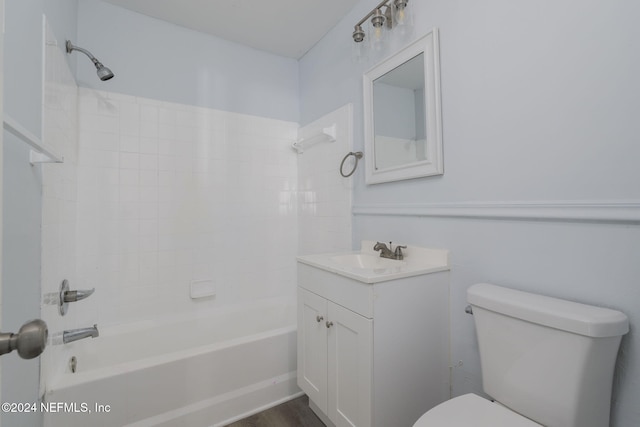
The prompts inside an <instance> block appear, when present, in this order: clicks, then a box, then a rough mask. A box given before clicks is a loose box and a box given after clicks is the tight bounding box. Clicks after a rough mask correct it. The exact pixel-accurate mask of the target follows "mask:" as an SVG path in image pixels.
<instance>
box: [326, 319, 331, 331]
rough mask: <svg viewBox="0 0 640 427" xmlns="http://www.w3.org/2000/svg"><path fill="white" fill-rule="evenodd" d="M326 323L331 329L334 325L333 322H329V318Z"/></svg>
mask: <svg viewBox="0 0 640 427" xmlns="http://www.w3.org/2000/svg"><path fill="white" fill-rule="evenodd" d="M325 325H327V329H329V328H330V327H332V326H333V322H329V321H328V320H327V322H326V323H325Z"/></svg>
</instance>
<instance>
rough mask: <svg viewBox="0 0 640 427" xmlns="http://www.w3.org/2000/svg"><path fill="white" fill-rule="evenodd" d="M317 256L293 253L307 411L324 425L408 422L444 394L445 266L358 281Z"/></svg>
mask: <svg viewBox="0 0 640 427" xmlns="http://www.w3.org/2000/svg"><path fill="white" fill-rule="evenodd" d="M314 257H315V258H314ZM445 258H446V257H445ZM318 260H319V258H317V257H316V256H306V257H298V261H299V262H298V343H297V345H298V385H299V386H300V388H301V389H302V390H303V391H304V392H305V393H307V395H308V396H309V404H310V406H311V408H312V409H313V410H314V412H316V413H317V414H318V415H319V417H320V418H321V419H322V421H323V422H324V423H325V424H327V425H328V426H332V425H333V426H338V427H340V426H355V427H372V426H375V427H389V426H393V427H403V426H407V427H409V426H412V425H413V423H414V422H415V421H416V420H417V419H418V418H419V417H420V416H421V415H422V414H423V413H424V412H426V411H427V410H429V409H430V408H432V407H433V406H436V405H437V404H439V403H441V402H443V401H445V400H447V399H448V398H449V397H450V378H449V320H448V318H449V310H448V307H449V286H448V282H449V272H448V269H449V268H448V264H447V263H445V265H442V266H440V267H438V268H433V269H432V271H431V272H429V273H426V274H420V275H415V276H411V277H400V278H394V279H391V280H389V277H390V276H385V275H382V276H380V277H375V278H373V279H371V278H370V277H369V278H365V279H363V280H365V281H369V282H374V283H364V282H363V281H360V280H356V279H354V278H353V277H354V275H353V274H350V276H351V277H345V275H343V274H340V271H338V270H339V266H337V267H336V266H335V265H334V267H336V269H333V270H334V271H329V270H331V269H326V268H324V267H326V266H323V265H322V263H319V264H317V263H315V261H318ZM356 277H357V275H356ZM385 279H387V280H385Z"/></svg>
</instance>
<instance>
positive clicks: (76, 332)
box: [62, 325, 100, 344]
mask: <svg viewBox="0 0 640 427" xmlns="http://www.w3.org/2000/svg"><path fill="white" fill-rule="evenodd" d="M97 336H100V333H99V332H98V325H93V327H91V328H80V329H71V330H70V331H64V332H63V333H62V342H63V343H65V344H67V343H70V342H74V341H78V340H81V339H83V338H88V337H91V338H95V337H97Z"/></svg>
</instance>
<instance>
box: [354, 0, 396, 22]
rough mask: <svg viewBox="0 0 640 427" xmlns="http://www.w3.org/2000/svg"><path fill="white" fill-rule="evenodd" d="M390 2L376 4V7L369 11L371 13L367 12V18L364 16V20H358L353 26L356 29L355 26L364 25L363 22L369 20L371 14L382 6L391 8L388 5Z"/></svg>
mask: <svg viewBox="0 0 640 427" xmlns="http://www.w3.org/2000/svg"><path fill="white" fill-rule="evenodd" d="M390 1H392V0H384V1H381V2H380V4H378V5H377V6H376V7H374V8H373V9H372V10H371V12H369V13H368V14H367V16H365V17H364V18H362V19H361V20H360V22H358V23H357V24H356V25H355V26H356V27H357V26H360V25H362V24H364V23H365V21H366V20H367V19H369V18H371V17H372V16H373V14H374V13H375V12H376V10H378V9H380V8H381V7H382V6H387V7H391V6H389V4H388V3H389V2H390Z"/></svg>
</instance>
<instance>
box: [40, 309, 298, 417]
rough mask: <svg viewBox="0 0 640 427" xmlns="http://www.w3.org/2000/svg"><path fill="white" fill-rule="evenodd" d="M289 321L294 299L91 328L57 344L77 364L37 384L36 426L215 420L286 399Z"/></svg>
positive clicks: (291, 360) (292, 336)
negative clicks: (89, 333) (93, 333)
mask: <svg viewBox="0 0 640 427" xmlns="http://www.w3.org/2000/svg"><path fill="white" fill-rule="evenodd" d="M295 325H296V309H295V305H294V302H293V301H291V300H286V301H283V300H282V299H277V300H270V301H264V302H257V303H251V304H248V305H243V306H242V307H235V308H226V309H220V310H218V311H217V312H215V314H213V315H208V316H206V317H200V318H197V319H191V320H184V319H180V320H179V321H177V322H176V321H174V322H171V323H168V322H166V321H165V322H162V323H158V322H155V323H154V324H153V325H151V324H149V323H148V322H145V323H138V324H133V325H126V326H118V327H114V328H110V329H105V330H104V331H103V330H102V329H101V330H100V337H98V338H96V339H91V338H88V339H85V340H82V341H78V342H76V343H73V344H71V345H68V347H66V348H65V352H66V351H67V350H70V352H69V355H74V356H75V357H76V359H77V370H76V372H75V373H71V371H70V369H69V368H66V373H65V374H64V375H62V376H61V377H60V378H58V379H56V380H54V381H53V383H52V384H47V385H46V393H45V404H46V405H49V406H48V407H49V408H51V412H48V413H47V412H46V411H45V424H44V425H45V426H46V427H62V426H64V427H75V426H77V427H86V426H88V425H91V426H92V427H93V426H95V427H97V426H110V427H121V426H129V427H134V426H135V427H143V426H163V427H170V426H171V427H173V426H175V427H183V426H193V427H209V426H221V425H226V424H227V423H230V422H233V421H236V420H238V419H241V418H243V417H245V416H248V415H251V414H253V413H255V412H259V411H260V410H262V409H265V408H268V407H270V406H274V405H276V404H279V403H281V402H284V401H286V400H289V399H292V398H294V397H297V396H299V395H300V394H301V391H300V389H299V388H298V387H297V385H296V326H295ZM98 326H99V325H98ZM96 405H102V406H96ZM53 411H57V412H53ZM89 411H90V412H89Z"/></svg>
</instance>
